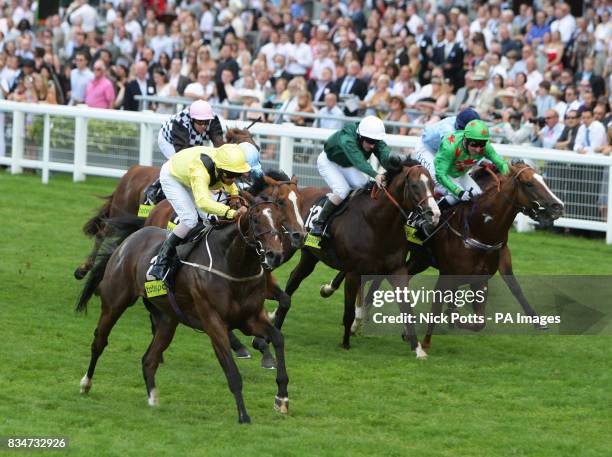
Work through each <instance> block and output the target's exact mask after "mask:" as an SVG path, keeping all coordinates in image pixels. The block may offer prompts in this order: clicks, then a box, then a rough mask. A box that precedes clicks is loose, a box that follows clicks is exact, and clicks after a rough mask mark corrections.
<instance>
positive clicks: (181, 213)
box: [159, 162, 208, 238]
mask: <svg viewBox="0 0 612 457" xmlns="http://www.w3.org/2000/svg"><path fill="white" fill-rule="evenodd" d="M159 182H160V183H161V186H162V189H163V190H164V194H165V195H166V199H167V200H168V201H169V202H170V204H171V205H172V208H174V211H175V212H176V215H177V216H178V218H179V220H180V221H181V222H180V223H179V224H178V225H177V226H176V227H175V228H174V230H173V232H174V233H175V234H176V236H178V237H180V238H185V237H186V236H187V233H189V230H191V229H192V228H194V227H195V226H196V225H197V223H198V215H199V216H200V217H201V218H202V219H203V220H206V218H207V217H208V215H207V214H206V213H205V212H204V211H201V210H200V209H198V207H197V206H196V204H195V200H194V198H193V193H192V192H191V189H189V188H187V187H185V186H184V185H183V184H181V183H180V182H179V181H178V180H177V179H176V178H175V177H174V176H172V173H171V172H170V164H169V163H168V162H166V163H165V164H163V165H162V167H161V171H160V172H159Z"/></svg>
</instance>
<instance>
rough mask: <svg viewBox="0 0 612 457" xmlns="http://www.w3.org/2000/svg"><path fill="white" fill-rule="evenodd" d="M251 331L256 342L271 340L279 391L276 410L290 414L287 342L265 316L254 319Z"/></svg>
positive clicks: (276, 398) (275, 404)
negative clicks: (286, 363) (286, 359)
mask: <svg viewBox="0 0 612 457" xmlns="http://www.w3.org/2000/svg"><path fill="white" fill-rule="evenodd" d="M249 331H250V332H251V333H253V335H255V339H256V340H261V341H264V340H266V339H268V340H270V342H271V343H272V346H274V352H275V354H276V367H277V368H276V385H277V386H278V391H277V393H276V397H275V398H274V409H276V410H277V411H280V412H281V413H283V414H286V413H288V412H289V394H288V392H287V384H288V383H289V377H288V376H287V367H286V365H285V342H284V338H283V334H282V333H281V331H280V330H279V329H277V328H276V327H275V326H274V325H272V324H271V323H270V321H268V320H267V319H265V317H264V316H263V315H261V316H260V317H259V318H258V319H254V320H253V321H252V322H251V324H250V328H249Z"/></svg>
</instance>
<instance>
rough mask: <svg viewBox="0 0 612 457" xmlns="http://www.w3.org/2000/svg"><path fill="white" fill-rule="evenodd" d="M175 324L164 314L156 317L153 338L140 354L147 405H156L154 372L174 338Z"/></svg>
mask: <svg viewBox="0 0 612 457" xmlns="http://www.w3.org/2000/svg"><path fill="white" fill-rule="evenodd" d="M177 325H178V322H177V321H176V320H174V319H171V318H169V317H166V316H161V317H160V318H159V319H157V320H156V325H155V335H154V336H153V340H152V341H151V344H150V345H149V348H148V349H147V352H145V354H144V355H143V356H142V375H143V376H144V380H145V385H146V386H147V397H148V399H149V406H157V405H158V404H159V396H158V395H157V390H156V389H155V372H156V371H157V367H159V364H160V362H161V360H162V354H163V353H164V351H165V350H166V349H167V348H168V346H169V345H170V343H171V342H172V338H174V332H175V331H176V326H177Z"/></svg>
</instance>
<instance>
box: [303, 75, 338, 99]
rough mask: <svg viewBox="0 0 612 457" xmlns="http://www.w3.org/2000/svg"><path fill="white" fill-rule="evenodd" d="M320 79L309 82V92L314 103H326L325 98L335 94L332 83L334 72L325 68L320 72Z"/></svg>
mask: <svg viewBox="0 0 612 457" xmlns="http://www.w3.org/2000/svg"><path fill="white" fill-rule="evenodd" d="M320 73H321V74H320V77H319V79H311V80H309V81H308V90H309V92H310V94H311V95H312V101H313V102H314V103H318V102H324V101H325V96H326V95H327V94H329V93H332V92H334V87H335V86H334V82H333V81H332V71H331V68H329V67H324V68H323V69H322V70H321V72H320Z"/></svg>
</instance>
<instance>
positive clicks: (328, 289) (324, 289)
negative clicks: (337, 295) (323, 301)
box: [319, 284, 336, 298]
mask: <svg viewBox="0 0 612 457" xmlns="http://www.w3.org/2000/svg"><path fill="white" fill-rule="evenodd" d="M335 291H336V289H334V288H333V287H332V286H330V285H329V284H323V285H322V286H321V288H320V289H319V294H320V295H321V297H323V298H329V297H331V296H332V295H333V293H334V292H335Z"/></svg>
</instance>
